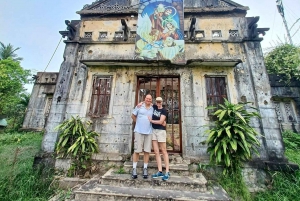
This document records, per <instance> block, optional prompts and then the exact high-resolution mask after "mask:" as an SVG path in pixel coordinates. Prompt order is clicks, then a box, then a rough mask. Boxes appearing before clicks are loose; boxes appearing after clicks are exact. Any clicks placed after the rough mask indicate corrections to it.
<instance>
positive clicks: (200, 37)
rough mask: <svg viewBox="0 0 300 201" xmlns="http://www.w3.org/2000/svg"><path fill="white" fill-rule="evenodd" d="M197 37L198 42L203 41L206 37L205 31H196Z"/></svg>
mask: <svg viewBox="0 0 300 201" xmlns="http://www.w3.org/2000/svg"><path fill="white" fill-rule="evenodd" d="M195 37H196V40H201V39H202V38H204V37H205V35H204V31H195Z"/></svg>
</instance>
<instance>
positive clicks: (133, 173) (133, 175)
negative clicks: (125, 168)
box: [131, 168, 137, 179]
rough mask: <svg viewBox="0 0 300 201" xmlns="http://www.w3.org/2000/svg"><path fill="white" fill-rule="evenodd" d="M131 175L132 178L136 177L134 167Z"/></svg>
mask: <svg viewBox="0 0 300 201" xmlns="http://www.w3.org/2000/svg"><path fill="white" fill-rule="evenodd" d="M131 177H132V179H136V178H137V173H136V168H133V169H132V174H131Z"/></svg>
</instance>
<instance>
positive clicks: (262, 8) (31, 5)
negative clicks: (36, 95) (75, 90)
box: [0, 0, 300, 91]
mask: <svg viewBox="0 0 300 201" xmlns="http://www.w3.org/2000/svg"><path fill="white" fill-rule="evenodd" d="M282 1H283V4H284V6H285V15H286V19H287V21H288V25H289V27H290V26H292V24H293V23H294V22H295V21H296V20H297V19H299V18H300V13H299V11H300V0H282ZM92 2H94V0H48V1H46V0H0V27H1V28H0V41H1V42H3V43H4V44H8V43H11V44H12V45H14V47H21V49H20V50H18V51H17V54H18V55H19V56H20V57H23V58H24V60H23V61H22V62H21V65H22V66H23V67H24V68H26V69H34V70H36V71H44V70H45V68H46V66H47V64H48V62H49V61H50V58H51V56H52V54H53V53H54V50H55V49H56V46H57V45H58V43H59V41H60V38H61V35H60V34H59V33H58V32H59V31H62V30H65V29H66V25H65V23H64V21H65V20H66V19H68V20H76V19H80V16H79V15H78V14H76V11H79V10H81V9H82V8H83V6H84V5H85V4H91V3H92ZM235 2H236V3H239V4H242V5H244V6H249V8H250V10H249V11H248V12H247V16H248V17H252V16H260V21H259V22H258V26H259V27H269V28H271V29H270V31H268V32H267V34H266V35H265V37H264V41H263V42H262V47H263V50H264V51H266V50H267V49H268V48H270V47H272V46H274V45H275V44H276V43H277V41H279V39H280V40H281V41H285V38H286V32H285V28H284V25H283V22H282V19H281V16H280V15H279V13H278V12H277V8H276V0H236V1H235ZM299 27H300V21H299V22H298V23H297V24H296V25H295V27H294V28H293V29H292V35H293V33H294V32H295V31H296V30H297V29H298V28H299ZM293 42H294V44H298V45H300V31H298V32H297V34H296V35H295V36H294V37H293ZM64 46H65V44H64V43H63V42H61V43H60V45H59V47H58V49H57V51H56V53H55V55H54V57H53V59H52V61H51V63H50V64H49V66H48V68H47V69H46V71H47V72H57V71H59V68H60V64H61V63H62V61H63V51H64ZM28 89H29V91H30V90H31V86H28Z"/></svg>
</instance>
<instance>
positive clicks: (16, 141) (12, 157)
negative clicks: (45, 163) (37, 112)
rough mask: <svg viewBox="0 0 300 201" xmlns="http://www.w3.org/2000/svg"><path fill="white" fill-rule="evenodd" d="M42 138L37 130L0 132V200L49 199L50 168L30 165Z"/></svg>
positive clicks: (51, 176) (51, 190)
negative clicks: (35, 167) (36, 167)
mask: <svg viewBox="0 0 300 201" xmlns="http://www.w3.org/2000/svg"><path fill="white" fill-rule="evenodd" d="M42 138H43V134H42V133H36V132H30V133H28V132H27V133H25V132H24V133H17V132H13V133H2V134H0V144H1V146H0V161H1V163H0V175H1V177H0V200H3V201H10V200H18V201H23V200H24V201H25V200H39V201H40V200H48V199H49V197H50V196H51V195H52V194H53V193H54V188H49V186H50V184H51V182H52V180H53V175H54V174H53V171H51V170H46V169H44V170H42V169H33V167H32V164H33V160H34V156H35V154H36V153H37V152H38V151H39V150H40V147H41V141H42Z"/></svg>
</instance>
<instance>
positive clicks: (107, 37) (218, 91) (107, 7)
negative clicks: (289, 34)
mask: <svg viewBox="0 0 300 201" xmlns="http://www.w3.org/2000/svg"><path fill="white" fill-rule="evenodd" d="M178 2H179V0H148V1H143V0H141V1H138V0H118V1H117V0H110V1H95V2H94V3H92V4H91V5H86V6H84V8H83V9H82V10H81V11H79V12H78V14H80V16H81V20H77V21H71V22H68V21H66V24H67V25H68V31H62V32H60V33H61V34H62V35H63V36H67V37H68V39H67V40H65V43H66V47H65V52H64V61H63V63H62V65H61V68H60V72H59V75H58V79H57V84H56V88H55V92H54V94H53V98H52V105H51V108H50V112H49V115H48V118H47V123H46V127H45V136H44V139H43V144H42V149H43V151H45V152H53V151H54V148H55V143H56V141H57V138H58V133H57V131H55V130H54V128H55V127H56V126H57V125H58V124H60V123H61V122H62V121H63V120H65V119H68V118H69V117H70V116H76V115H79V116H80V117H84V118H86V119H88V120H91V121H93V129H94V130H95V131H96V132H98V133H100V134H101V136H100V137H99V138H98V144H99V147H100V154H98V155H97V156H95V158H96V159H100V160H101V159H103V160H106V159H109V160H122V159H123V156H124V155H130V154H131V150H132V139H133V124H132V120H131V118H130V116H131V112H132V110H133V108H134V106H135V105H136V104H137V103H138V102H140V101H141V100H143V98H144V97H145V95H146V94H148V93H150V94H152V96H153V97H157V96H162V97H163V99H164V106H165V107H166V108H167V110H168V117H167V133H168V143H167V144H168V151H169V153H179V154H181V155H182V157H183V158H188V159H197V160H205V159H207V153H206V146H205V145H203V144H201V142H202V141H204V140H205V139H206V136H205V134H204V131H205V130H206V129H207V128H206V127H205V125H207V124H209V123H210V119H211V116H210V114H209V113H208V111H207V110H206V109H205V108H206V107H207V106H209V105H216V104H218V103H220V102H222V100H223V98H227V99H229V100H230V101H231V102H234V103H237V102H240V101H241V102H252V103H253V105H252V106H254V107H256V108H258V110H259V113H260V114H261V116H262V119H261V120H258V119H257V120H253V121H252V125H253V126H254V127H255V128H256V129H257V130H258V132H259V133H261V134H262V137H261V138H260V141H261V147H260V156H259V158H257V159H258V160H263V161H268V160H279V161H281V160H284V146H283V142H282V137H281V131H280V126H279V123H278V119H277V115H276V110H275V105H274V103H273V102H272V100H271V98H272V95H271V87H270V85H269V84H268V83H269V79H268V75H267V71H266V68H265V66H264V61H263V54H262V50H261V45H260V42H261V40H262V38H260V37H259V35H260V34H264V31H266V29H261V28H257V24H256V23H257V21H258V18H257V17H250V18H248V17H245V16H246V12H247V10H248V7H244V6H242V5H239V4H237V3H235V2H233V1H230V0H185V1H184V4H183V7H179V6H178V5H179V4H178ZM181 2H182V1H181ZM160 3H167V5H168V7H172V9H173V12H174V13H175V10H176V12H178V13H179V14H180V15H181V16H183V18H182V19H179V20H178V23H181V24H182V25H183V26H182V27H183V28H182V29H183V30H181V31H182V33H183V36H184V39H183V40H184V50H182V48H181V49H180V48H178V47H179V46H180V45H179V44H175V43H173V44H175V45H172V47H171V48H173V49H175V47H176V48H177V49H178V51H179V50H180V52H181V55H182V54H184V62H181V63H180V62H179V63H176V62H175V63H174V62H173V60H172V59H173V57H172V59H166V58H169V57H168V56H169V55H167V56H166V55H165V54H164V53H163V51H164V50H161V49H163V48H165V47H166V45H165V46H160V48H161V49H158V50H157V54H156V55H155V56H156V57H155V58H156V59H153V58H151V59H147V57H141V56H140V55H141V51H143V50H145V46H143V48H142V50H141V51H140V52H138V53H139V56H136V55H137V48H136V43H137V41H138V40H139V39H142V37H141V36H139V33H138V31H137V25H139V23H138V18H139V17H140V16H143V13H141V12H140V10H141V8H142V9H143V8H146V7H147V6H148V5H151V4H155V5H156V6H157V8H158V4H160ZM144 16H145V15H144ZM174 16H175V14H174ZM149 19H150V17H149ZM163 32H164V31H162V33H163ZM173 39H174V38H173ZM145 41H146V42H147V43H148V44H149V45H150V42H149V41H147V40H145ZM145 41H144V42H145ZM175 42H176V41H175ZM153 47H155V45H154V43H153V44H151V49H153ZM148 58H149V57H148ZM181 59H182V57H181ZM181 61H182V60H181ZM26 118H27V117H26ZM28 121H29V120H28ZM26 125H28V123H26V122H25V123H24V126H26ZM41 126H42V125H41Z"/></svg>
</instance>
